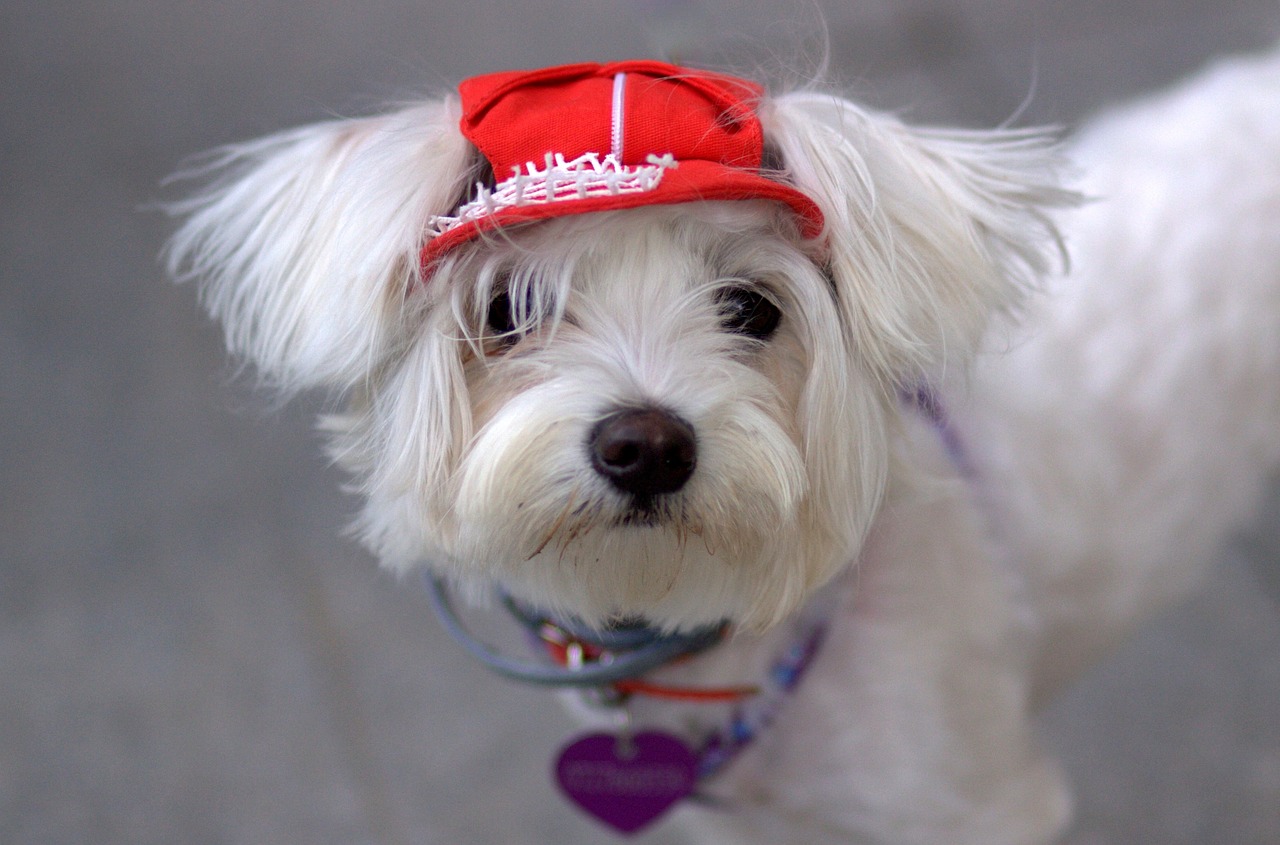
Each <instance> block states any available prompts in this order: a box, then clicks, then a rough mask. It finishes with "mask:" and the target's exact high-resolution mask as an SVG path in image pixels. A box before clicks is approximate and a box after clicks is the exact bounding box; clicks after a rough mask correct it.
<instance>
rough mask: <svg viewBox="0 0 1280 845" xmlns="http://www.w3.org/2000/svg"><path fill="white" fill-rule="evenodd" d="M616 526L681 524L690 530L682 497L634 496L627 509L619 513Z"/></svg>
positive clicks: (657, 526) (633, 526) (651, 526)
mask: <svg viewBox="0 0 1280 845" xmlns="http://www.w3.org/2000/svg"><path fill="white" fill-rule="evenodd" d="M613 525H614V527H616V528H667V527H675V526H680V527H683V528H685V530H688V525H689V520H688V518H687V512H686V509H685V506H684V502H683V499H682V497H679V496H633V497H632V499H631V501H630V502H629V503H628V506H627V509H626V510H625V511H623V512H622V513H620V514H618V515H617V516H616V517H615V518H614V520H613Z"/></svg>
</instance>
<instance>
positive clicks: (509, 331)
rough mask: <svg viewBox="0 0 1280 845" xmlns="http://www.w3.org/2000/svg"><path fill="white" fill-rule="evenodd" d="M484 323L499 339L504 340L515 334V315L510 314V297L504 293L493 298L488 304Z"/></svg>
mask: <svg viewBox="0 0 1280 845" xmlns="http://www.w3.org/2000/svg"><path fill="white" fill-rule="evenodd" d="M485 321H486V323H487V324H488V326H489V328H490V329H492V330H493V332H494V334H496V335H498V336H499V337H504V338H505V337H510V336H512V335H514V334H515V330H516V324H515V315H513V314H512V313H511V297H509V296H508V295H507V292H506V291H503V292H502V293H500V294H498V295H497V296H495V297H494V298H493V301H492V302H490V303H489V314H488V316H487V317H486V318H485Z"/></svg>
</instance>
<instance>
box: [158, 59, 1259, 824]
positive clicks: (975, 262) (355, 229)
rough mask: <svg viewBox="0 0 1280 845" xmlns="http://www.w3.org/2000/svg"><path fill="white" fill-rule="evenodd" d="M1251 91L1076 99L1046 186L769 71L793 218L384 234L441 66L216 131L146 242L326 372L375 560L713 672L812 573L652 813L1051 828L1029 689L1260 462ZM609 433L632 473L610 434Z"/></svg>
mask: <svg viewBox="0 0 1280 845" xmlns="http://www.w3.org/2000/svg"><path fill="white" fill-rule="evenodd" d="M1277 102H1280V57H1276V56H1269V57H1265V58H1260V59H1254V60H1250V61H1240V62H1236V63H1233V64H1230V65H1226V66H1223V67H1220V68H1218V69H1215V70H1213V71H1211V72H1210V73H1208V74H1206V75H1204V76H1202V77H1201V78H1199V79H1197V80H1196V81H1194V82H1193V83H1192V84H1190V85H1189V86H1187V87H1185V88H1183V89H1179V90H1178V91H1176V92H1174V93H1171V94H1167V95H1164V96H1162V97H1160V98H1157V99H1153V100H1151V101H1149V102H1146V103H1143V104H1139V105H1138V106H1135V107H1131V108H1129V109H1127V110H1125V111H1123V112H1118V113H1116V114H1114V115H1111V116H1109V117H1106V118H1104V119H1102V120H1100V121H1099V122H1097V123H1095V124H1094V125H1093V126H1092V127H1091V128H1090V129H1088V130H1087V131H1086V132H1085V133H1084V134H1082V136H1081V137H1080V138H1079V139H1078V140H1077V141H1076V142H1075V143H1074V144H1073V146H1072V147H1071V148H1070V153H1071V155H1070V158H1071V160H1072V162H1073V165H1072V166H1073V167H1075V168H1078V169H1079V171H1080V173H1081V174H1082V178H1083V181H1082V183H1081V184H1080V185H1079V186H1078V187H1079V189H1080V191H1081V192H1082V194H1083V197H1084V200H1083V202H1081V203H1079V204H1078V205H1077V203H1076V199H1077V198H1076V197H1075V195H1073V194H1072V193H1070V192H1068V191H1064V190H1063V189H1062V188H1061V187H1060V182H1061V178H1062V168H1063V162H1062V160H1061V158H1060V157H1059V156H1058V154H1057V153H1056V152H1055V150H1054V149H1053V148H1052V147H1051V145H1049V144H1047V143H1046V142H1045V141H1044V139H1042V138H1041V137H1039V136H1037V135H1035V134H1034V133H1016V132H1013V133H1011V132H1003V133H946V132H929V131H921V130H914V129H910V128H907V127H905V126H903V125H902V124H900V123H899V122H897V121H896V120H893V119H891V118H888V117H885V116H883V115H877V114H872V113H869V112H866V111H864V110H862V109H860V108H858V107H856V106H854V105H852V104H849V103H846V102H843V101H840V100H837V99H835V98H831V97H826V96H820V95H814V94H794V95H785V96H782V97H777V98H773V99H766V100H764V101H763V102H762V103H761V104H760V106H759V120H760V123H761V125H762V127H763V132H764V138H765V143H766V148H767V150H768V151H769V154H770V157H772V158H774V159H776V160H777V162H776V164H775V165H773V168H774V170H776V175H777V178H778V179H780V180H784V181H785V182H786V183H787V184H788V185H790V186H793V187H794V188H796V189H798V190H799V191H800V192H802V193H803V194H804V195H806V196H808V197H811V198H812V199H813V201H814V202H815V203H816V204H817V206H818V207H819V208H820V210H821V215H822V218H823V219H824V221H825V225H824V228H823V231H822V234H821V235H820V236H811V235H809V234H806V233H805V232H804V231H803V228H802V226H801V225H800V223H798V222H797V219H796V215H795V213H793V211H792V210H790V209H788V208H787V207H786V206H784V205H783V204H781V203H778V202H775V201H772V200H770V199H749V198H743V199H719V200H714V201H707V202H695V203H682V204H675V205H653V206H648V207H638V208H633V209H627V210H611V211H602V212H599V213H591V214H582V215H576V216H568V217H563V218H558V219H547V220H543V221H540V222H536V223H534V224H532V225H526V226H520V227H512V228H510V229H503V230H498V231H494V232H489V233H488V234H486V235H484V236H481V237H478V238H477V239H476V240H474V241H473V242H471V243H470V244H468V245H464V246H463V247H460V248H458V249H456V250H454V251H452V252H450V253H448V254H447V255H445V256H443V257H442V258H439V259H436V260H434V261H433V262H432V263H430V264H428V265H425V266H424V265H423V264H422V263H421V262H420V260H419V259H420V251H421V248H422V237H423V231H424V227H425V225H426V221H427V220H428V219H430V218H431V217H432V216H433V215H447V214H448V213H449V212H450V211H451V210H452V209H455V208H457V207H458V202H459V201H458V197H459V196H460V195H462V196H464V197H465V196H466V194H467V189H468V187H469V185H470V182H471V181H472V180H473V179H474V178H475V177H476V174H477V165H476V160H475V158H476V157H475V150H474V149H473V148H472V147H471V145H470V144H469V143H468V141H467V140H466V139H465V138H464V137H462V136H461V135H460V134H458V132H457V130H456V125H457V122H458V112H457V107H456V105H455V104H453V103H452V102H451V101H449V100H446V101H443V102H433V103H430V104H426V105H422V106H417V107H414V108H410V109H406V110H404V111H401V112H398V113H396V114H393V115H390V116H387V117H381V118H369V119H364V120H356V121H344V122H337V123H330V124H324V125H320V126H315V127H306V128H304V129H301V130H296V131H294V132H292V133H285V134H282V135H279V136H275V137H273V138H270V139H267V140H265V141H262V142H257V143H254V144H249V145H244V146H240V147H235V148H231V149H230V150H228V151H226V153H225V154H224V155H223V156H221V157H220V158H218V159H217V160H215V161H214V162H213V167H214V169H215V171H216V172H217V173H219V174H221V176H222V178H221V179H220V180H219V181H217V182H215V183H214V185H213V186H212V187H210V188H209V189H207V190H206V191H204V192H203V193H201V194H200V195H199V196H197V197H196V198H195V199H194V200H192V201H191V202H190V203H189V204H188V205H186V206H185V207H183V209H182V210H183V211H184V213H186V214H188V215H189V218H188V220H187V223H186V224H185V226H184V227H183V228H182V229H181V230H180V231H179V233H178V234H177V235H176V236H175V240H174V242H173V260H174V266H175V270H176V271H178V272H180V273H185V274H189V275H192V276H197V277H201V278H203V279H205V280H206V287H205V288H204V292H205V297H206V302H207V304H208V306H209V307H210V309H211V311H212V312H213V313H214V314H215V316H217V317H218V318H219V319H221V320H222V321H223V322H224V324H225V326H226V328H227V333H228V342H229V344H230V345H231V347H232V348H233V349H236V350H237V351H239V352H240V353H242V354H243V355H245V356H246V357H248V358H249V359H250V360H252V361H253V362H254V363H256V364H257V365H258V367H259V369H260V370H261V371H262V372H263V374H264V375H265V376H266V377H267V378H268V379H270V380H271V381H273V382H274V383H276V384H277V385H278V386H280V387H282V388H283V389H285V390H286V391H292V390H299V389H304V388H312V387H323V388H326V389H330V390H336V391H340V392H343V393H345V394H346V395H347V396H348V397H349V400H350V406H349V410H348V411H347V412H345V413H344V414H341V415H338V416H335V417H332V418H330V419H329V420H328V421H327V423H326V424H327V426H328V428H329V429H330V431H331V432H332V433H333V437H334V441H333V442H334V453H335V455H336V456H337V457H338V458H339V460H340V461H341V462H342V463H343V464H344V465H346V466H347V467H349V468H350V469H351V470H352V471H353V473H354V475H355V478H356V480H357V481H356V483H357V485H358V489H359V490H360V492H361V494H362V495H363V497H364V501H365V503H366V504H365V507H364V511H363V514H362V516H361V518H360V523H359V526H360V530H361V533H362V536H363V537H364V538H365V540H366V541H367V543H368V544H369V546H370V547H371V548H372V549H373V550H375V552H376V553H377V554H378V555H379V557H380V558H381V559H382V560H383V561H384V562H385V563H386V564H387V565H389V566H392V567H394V568H397V569H401V570H407V569H409V568H412V567H413V566H416V565H419V564H421V563H423V562H427V563H429V564H430V565H431V566H433V567H434V568H435V569H436V571H438V572H440V573H442V574H444V575H446V576H448V577H449V578H450V579H452V580H453V581H454V582H455V583H457V584H458V585H460V586H461V587H463V588H470V589H472V590H473V591H474V592H476V593H482V592H484V591H486V590H488V589H489V588H490V587H491V586H492V585H494V584H501V585H502V586H503V587H504V588H505V589H507V590H508V591H510V592H511V593H513V594H515V595H516V596H518V597H519V598H521V599H523V600H526V601H528V602H530V603H532V604H535V605H538V606H542V607H546V608H549V609H552V610H555V611H558V612H562V613H566V614H572V615H574V616H577V617H580V618H582V619H584V620H586V621H588V622H591V623H597V624H605V623H608V622H610V621H613V620H617V619H620V618H634V617H643V618H644V619H645V620H647V621H649V622H650V623H651V624H653V625H656V626H659V627H662V628H666V629H686V628H691V627H696V626H699V625H703V624H707V623H714V622H717V621H719V620H722V619H728V620H730V621H731V622H733V623H734V624H735V625H736V626H737V633H736V634H735V635H734V636H733V637H731V638H730V639H729V640H728V641H727V642H725V643H724V644H722V645H721V646H719V647H717V648H716V649H714V650H713V651H711V652H709V653H707V654H705V655H702V656H699V657H698V658H697V659H695V660H693V661H690V662H689V663H687V664H684V665H682V666H678V667H672V668H670V669H667V670H664V672H663V673H662V676H663V677H664V678H667V679H671V680H674V681H679V680H681V679H682V678H685V677H690V678H695V679H696V681H697V682H698V683H702V684H713V685H714V684H717V683H739V682H742V681H743V680H744V679H746V680H750V679H752V678H755V677H758V676H759V675H760V674H761V673H762V672H765V671H767V668H768V665H769V660H770V658H771V656H772V655H773V654H775V653H776V652H777V651H778V649H779V648H782V647H785V644H786V642H787V639H788V637H789V636H791V633H790V632H789V629H788V625H787V624H786V620H787V619H788V618H789V617H790V616H791V615H792V614H794V613H795V612H796V611H797V609H798V608H800V607H802V606H803V605H804V604H805V603H806V602H807V601H809V600H810V599H811V597H812V596H814V595H815V593H825V594H826V595H827V597H828V598H830V597H831V596H834V598H833V599H831V600H832V601H834V603H835V605H836V607H837V609H836V610H835V612H834V615H833V617H832V619H831V623H830V626H829V632H828V634H827V638H826V643H825V645H824V647H823V650H822V652H821V654H820V655H819V657H818V658H817V659H816V660H815V661H814V663H813V665H812V667H811V669H810V670H809V673H808V676H807V677H806V678H805V679H804V682H803V684H802V685H801V687H800V688H799V690H798V691H797V693H796V694H795V695H794V696H793V697H792V698H791V700H789V701H787V703H786V705H785V707H784V708H783V709H782V710H781V711H780V713H779V716H778V719H777V721H776V723H775V724H774V725H773V726H772V728H771V729H770V730H769V731H768V732H766V733H765V734H764V735H763V736H762V737H761V738H760V739H759V740H758V741H757V742H756V744H755V746H754V747H753V748H751V749H750V750H749V751H748V752H747V753H746V754H744V755H743V757H742V758H741V759H739V760H737V761H735V762H734V763H733V765H732V766H730V767H729V768H727V769H726V770H725V771H724V773H723V774H722V775H721V776H719V777H718V778H717V780H716V782H715V784H714V785H713V788H712V790H711V791H713V792H714V793H715V794H716V795H718V796H721V797H724V798H726V799H728V800H731V801H732V802H733V805H734V807H735V812H716V811H711V812H705V813H704V812H693V811H691V812H690V813H688V815H689V816H690V821H691V822H692V823H693V824H695V825H700V826H704V827H705V828H706V831H705V834H704V835H706V836H707V838H708V841H717V842H718V841H724V842H753V841H760V842H769V843H783V842H795V843H810V844H811V843H815V842H833V843H834V842H841V843H844V842H858V843H864V842H865V843H947V845H960V844H961V843H983V845H995V844H996V843H1042V842H1050V841H1052V840H1053V839H1054V837H1055V836H1057V835H1058V833H1059V832H1060V831H1061V830H1062V828H1063V826H1064V825H1065V824H1066V822H1067V819H1068V817H1069V805H1070V802H1069V799H1068V794H1067V790H1066V788H1065V785H1064V783H1063V781H1062V778H1061V777H1060V775H1059V773H1058V771H1057V769H1056V767H1055V766H1054V764H1053V763H1052V761H1051V760H1049V759H1047V758H1046V757H1045V756H1044V755H1043V754H1042V753H1041V752H1040V751H1039V749H1038V748H1037V746H1036V742H1035V740H1034V737H1033V736H1032V726H1031V718H1032V716H1033V714H1034V712H1035V710H1036V707H1037V706H1038V705H1040V704H1041V703H1043V702H1044V701H1045V699H1046V698H1047V697H1048V696H1049V695H1050V694H1052V692H1053V691H1054V690H1056V689H1057V688H1059V687H1060V685H1061V684H1062V683H1063V682H1065V681H1066V680H1069V679H1070V678H1071V677H1072V676H1074V675H1076V674H1077V673H1078V672H1080V671H1081V670H1082V669H1083V668H1084V667H1086V666H1087V665H1088V664H1089V662H1090V661H1091V660H1093V659H1096V657H1097V656H1098V655H1099V654H1101V653H1103V652H1105V650H1106V649H1107V648H1109V647H1110V646H1112V645H1113V644H1114V643H1116V641H1117V640H1118V639H1119V638H1120V637H1122V636H1123V635H1124V633H1125V632H1126V631H1128V630H1129V629H1130V628H1131V627H1132V626H1133V625H1135V624H1137V622H1139V621H1141V619H1142V618H1144V617H1146V616H1148V615H1149V614H1150V613H1151V612H1153V611H1154V610H1155V609H1157V608H1159V607H1162V606H1165V605H1167V604H1168V603H1169V602H1171V601H1173V600H1175V599H1176V598H1178V597H1180V596H1182V595H1184V594H1185V592H1186V591H1187V590H1188V589H1189V588H1190V587H1191V586H1192V585H1193V584H1194V582H1195V580H1196V577H1197V575H1198V573H1199V571H1200V570H1201V569H1202V568H1203V564H1204V563H1205V562H1206V561H1209V560H1212V558H1213V550H1214V547H1215V545H1216V544H1218V543H1219V542H1221V541H1222V540H1223V539H1224V537H1225V535H1226V534H1227V532H1228V531H1229V530H1230V529H1231V528H1233V527H1234V526H1236V525H1237V524H1238V523H1240V522H1241V521H1243V520H1245V519H1247V518H1248V516H1249V515H1250V513H1251V508H1252V507H1253V506H1254V502H1255V500H1256V499H1257V496H1258V494H1259V493H1260V491H1261V490H1262V488H1263V486H1264V484H1265V483H1266V481H1267V478H1268V474H1269V472H1271V471H1273V470H1274V469H1275V468H1276V467H1277V466H1280V119H1277V118H1276V117H1275V116H1274V113H1275V104H1276V103H1277ZM549 166H550V165H548V167H549ZM1059 238H1061V240H1060V241H1059ZM1059 243H1061V244H1065V247H1066V251H1067V252H1068V253H1069V255H1070V265H1069V269H1067V270H1064V271H1061V272H1059V271H1056V270H1055V269H1054V267H1055V264H1056V259H1057V253H1058V250H1057V247H1058V245H1059ZM921 386H928V387H929V388H930V390H931V391H932V394H931V395H934V396H937V397H939V398H940V399H941V402H940V405H941V408H942V409H944V411H945V413H946V417H947V418H946V420H945V421H941V420H939V419H936V418H931V417H930V415H929V414H926V413H922V412H921V410H920V409H919V408H918V407H916V405H915V404H913V403H912V402H911V401H909V400H908V399H907V398H906V397H908V396H909V395H911V393H912V391H914V390H916V389H917V388H919V387H921ZM637 430H638V431H640V432H641V433H640V434H639V435H636V434H634V433H633V432H635V431H637ZM637 438H638V440H637ZM635 442H640V443H641V444H642V450H648V451H650V452H653V453H654V455H657V456H659V457H661V458H662V462H661V467H662V468H661V469H652V468H651V469H646V470H643V471H640V470H633V469H632V468H631V465H630V464H625V465H624V462H623V461H622V459H621V458H619V457H618V454H619V451H618V449H619V448H620V447H618V445H617V444H618V443H625V444H628V445H629V446H630V445H634V443H635ZM957 444H958V445H957ZM656 460H657V458H655V461H656ZM824 585H825V586H824ZM633 717H634V719H635V720H636V722H637V723H640V724H645V723H648V721H654V722H657V723H661V724H668V725H688V724H695V725H696V724H699V723H705V722H707V721H714V720H715V719H716V718H718V717H719V714H718V713H717V712H716V711H715V710H714V708H711V709H708V708H706V707H704V706H703V705H683V706H679V707H675V706H671V705H650V704H639V703H638V704H637V705H636V707H635V711H634V714H633Z"/></svg>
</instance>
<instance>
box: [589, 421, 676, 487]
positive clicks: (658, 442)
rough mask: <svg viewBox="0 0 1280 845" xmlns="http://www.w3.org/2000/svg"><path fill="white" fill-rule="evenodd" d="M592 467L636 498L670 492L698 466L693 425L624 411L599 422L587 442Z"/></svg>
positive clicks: (615, 485)
mask: <svg viewBox="0 0 1280 845" xmlns="http://www.w3.org/2000/svg"><path fill="white" fill-rule="evenodd" d="M589 449H590V454H591V465H592V467H594V468H595V471H596V472H597V473H599V474H600V475H602V476H603V477H605V478H607V479H608V480H609V482H610V483H611V484H613V486H614V487H616V488H617V489H619V490H621V491H622V492H624V493H630V494H632V495H633V496H636V497H639V498H650V497H652V496H659V495H662V494H664V493H674V492H676V491H677V490H679V489H680V488H681V487H683V486H684V485H685V483H686V482H688V480H689V478H690V477H691V476H692V475H693V470H694V466H695V465H696V464H697V459H698V448H697V441H696V438H695V436H694V431H693V427H692V426H690V425H689V424H688V423H686V422H685V421H684V420H682V419H680V418H679V417H677V416H676V415H675V414H672V413H670V412H669V411H665V410H662V409H660V408H628V409H625V410H621V411H617V412H615V413H613V414H610V415H609V416H607V417H605V418H604V419H603V420H601V421H600V422H599V423H598V424H597V425H596V427H595V429H593V431H592V433H591V438H590V442H589Z"/></svg>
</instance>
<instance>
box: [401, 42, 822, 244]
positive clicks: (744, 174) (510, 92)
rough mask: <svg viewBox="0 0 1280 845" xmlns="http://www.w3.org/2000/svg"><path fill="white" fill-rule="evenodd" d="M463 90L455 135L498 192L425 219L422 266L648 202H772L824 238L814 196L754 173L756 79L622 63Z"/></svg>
mask: <svg viewBox="0 0 1280 845" xmlns="http://www.w3.org/2000/svg"><path fill="white" fill-rule="evenodd" d="M458 93H459V94H460V95H461V98H462V121H461V129H462V134H463V135H465V136H466V138H467V139H468V140H469V141H471V143H473V144H475V146H476V147H477V148H478V149H479V150H480V154H481V155H483V156H484V157H485V159H487V160H488V162H489V164H490V165H491V166H492V168H493V173H494V177H495V179H496V180H497V184H496V185H494V186H493V188H492V189H490V188H486V187H484V186H482V185H477V186H476V192H475V195H474V196H473V198H472V199H471V201H470V202H467V203H466V204H464V205H463V206H462V207H461V208H459V209H457V210H456V211H455V212H453V213H452V214H450V215H438V216H436V217H433V218H431V219H430V220H429V221H428V223H427V242H426V244H425V245H424V246H423V248H422V264H423V266H424V267H427V266H429V265H430V264H431V263H432V262H434V261H435V260H437V259H438V258H439V257H440V256H442V255H443V254H444V253H445V252H447V251H448V250H450V249H452V248H453V247H455V246H458V245H459V244H462V243H465V242H466V241H468V240H470V239H472V238H474V237H476V236H477V235H478V234H480V233H481V232H485V231H489V230H492V229H496V228H499V227H504V226H511V225H514V224H517V223H529V222H532V221H536V220H546V219H550V218H552V217H561V216H564V215H568V214H584V213H586V212H591V211H613V210H617V209H624V208H635V207H637V206H643V205H666V204H673V203H682V202H696V201H699V200H746V199H769V200H776V201H778V202H782V203H785V204H786V205H788V206H790V207H791V209H792V210H793V211H795V213H796V214H797V215H798V216H799V218H800V223H801V229H802V231H803V233H804V235H805V236H806V237H816V236H817V235H818V234H819V233H820V232H821V231H822V212H821V211H820V210H819V209H818V206H817V205H816V204H815V203H814V201H813V200H812V199H810V198H809V197H808V196H806V195H805V194H803V193H801V192H800V191H798V190H797V189H796V188H794V187H792V186H790V185H787V184H785V183H784V182H780V181H778V180H777V179H772V178H768V177H766V176H764V175H761V173H760V168H761V162H762V159H763V157H764V134H763V131H762V130H761V128H760V120H759V118H758V117H757V116H756V111H755V108H756V105H757V103H758V102H759V100H760V98H761V96H762V95H763V93H764V92H763V89H762V88H761V87H760V86H758V85H756V84H755V83H753V82H748V81H747V80H745V79H738V78H736V77H732V76H725V75H722V74H714V73H709V72H706V71H700V70H690V69H688V68H682V67H677V66H675V65H669V64H664V63H662V62H653V61H629V62H616V63H613V64H605V65H600V64H574V65H562V66H560V67H550V68H543V69H541V70H533V71H506V72H502V73H492V74H488V75H486V76H476V77H472V78H471V79H468V80H465V81H464V82H463V83H462V84H461V85H460V86H458Z"/></svg>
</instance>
